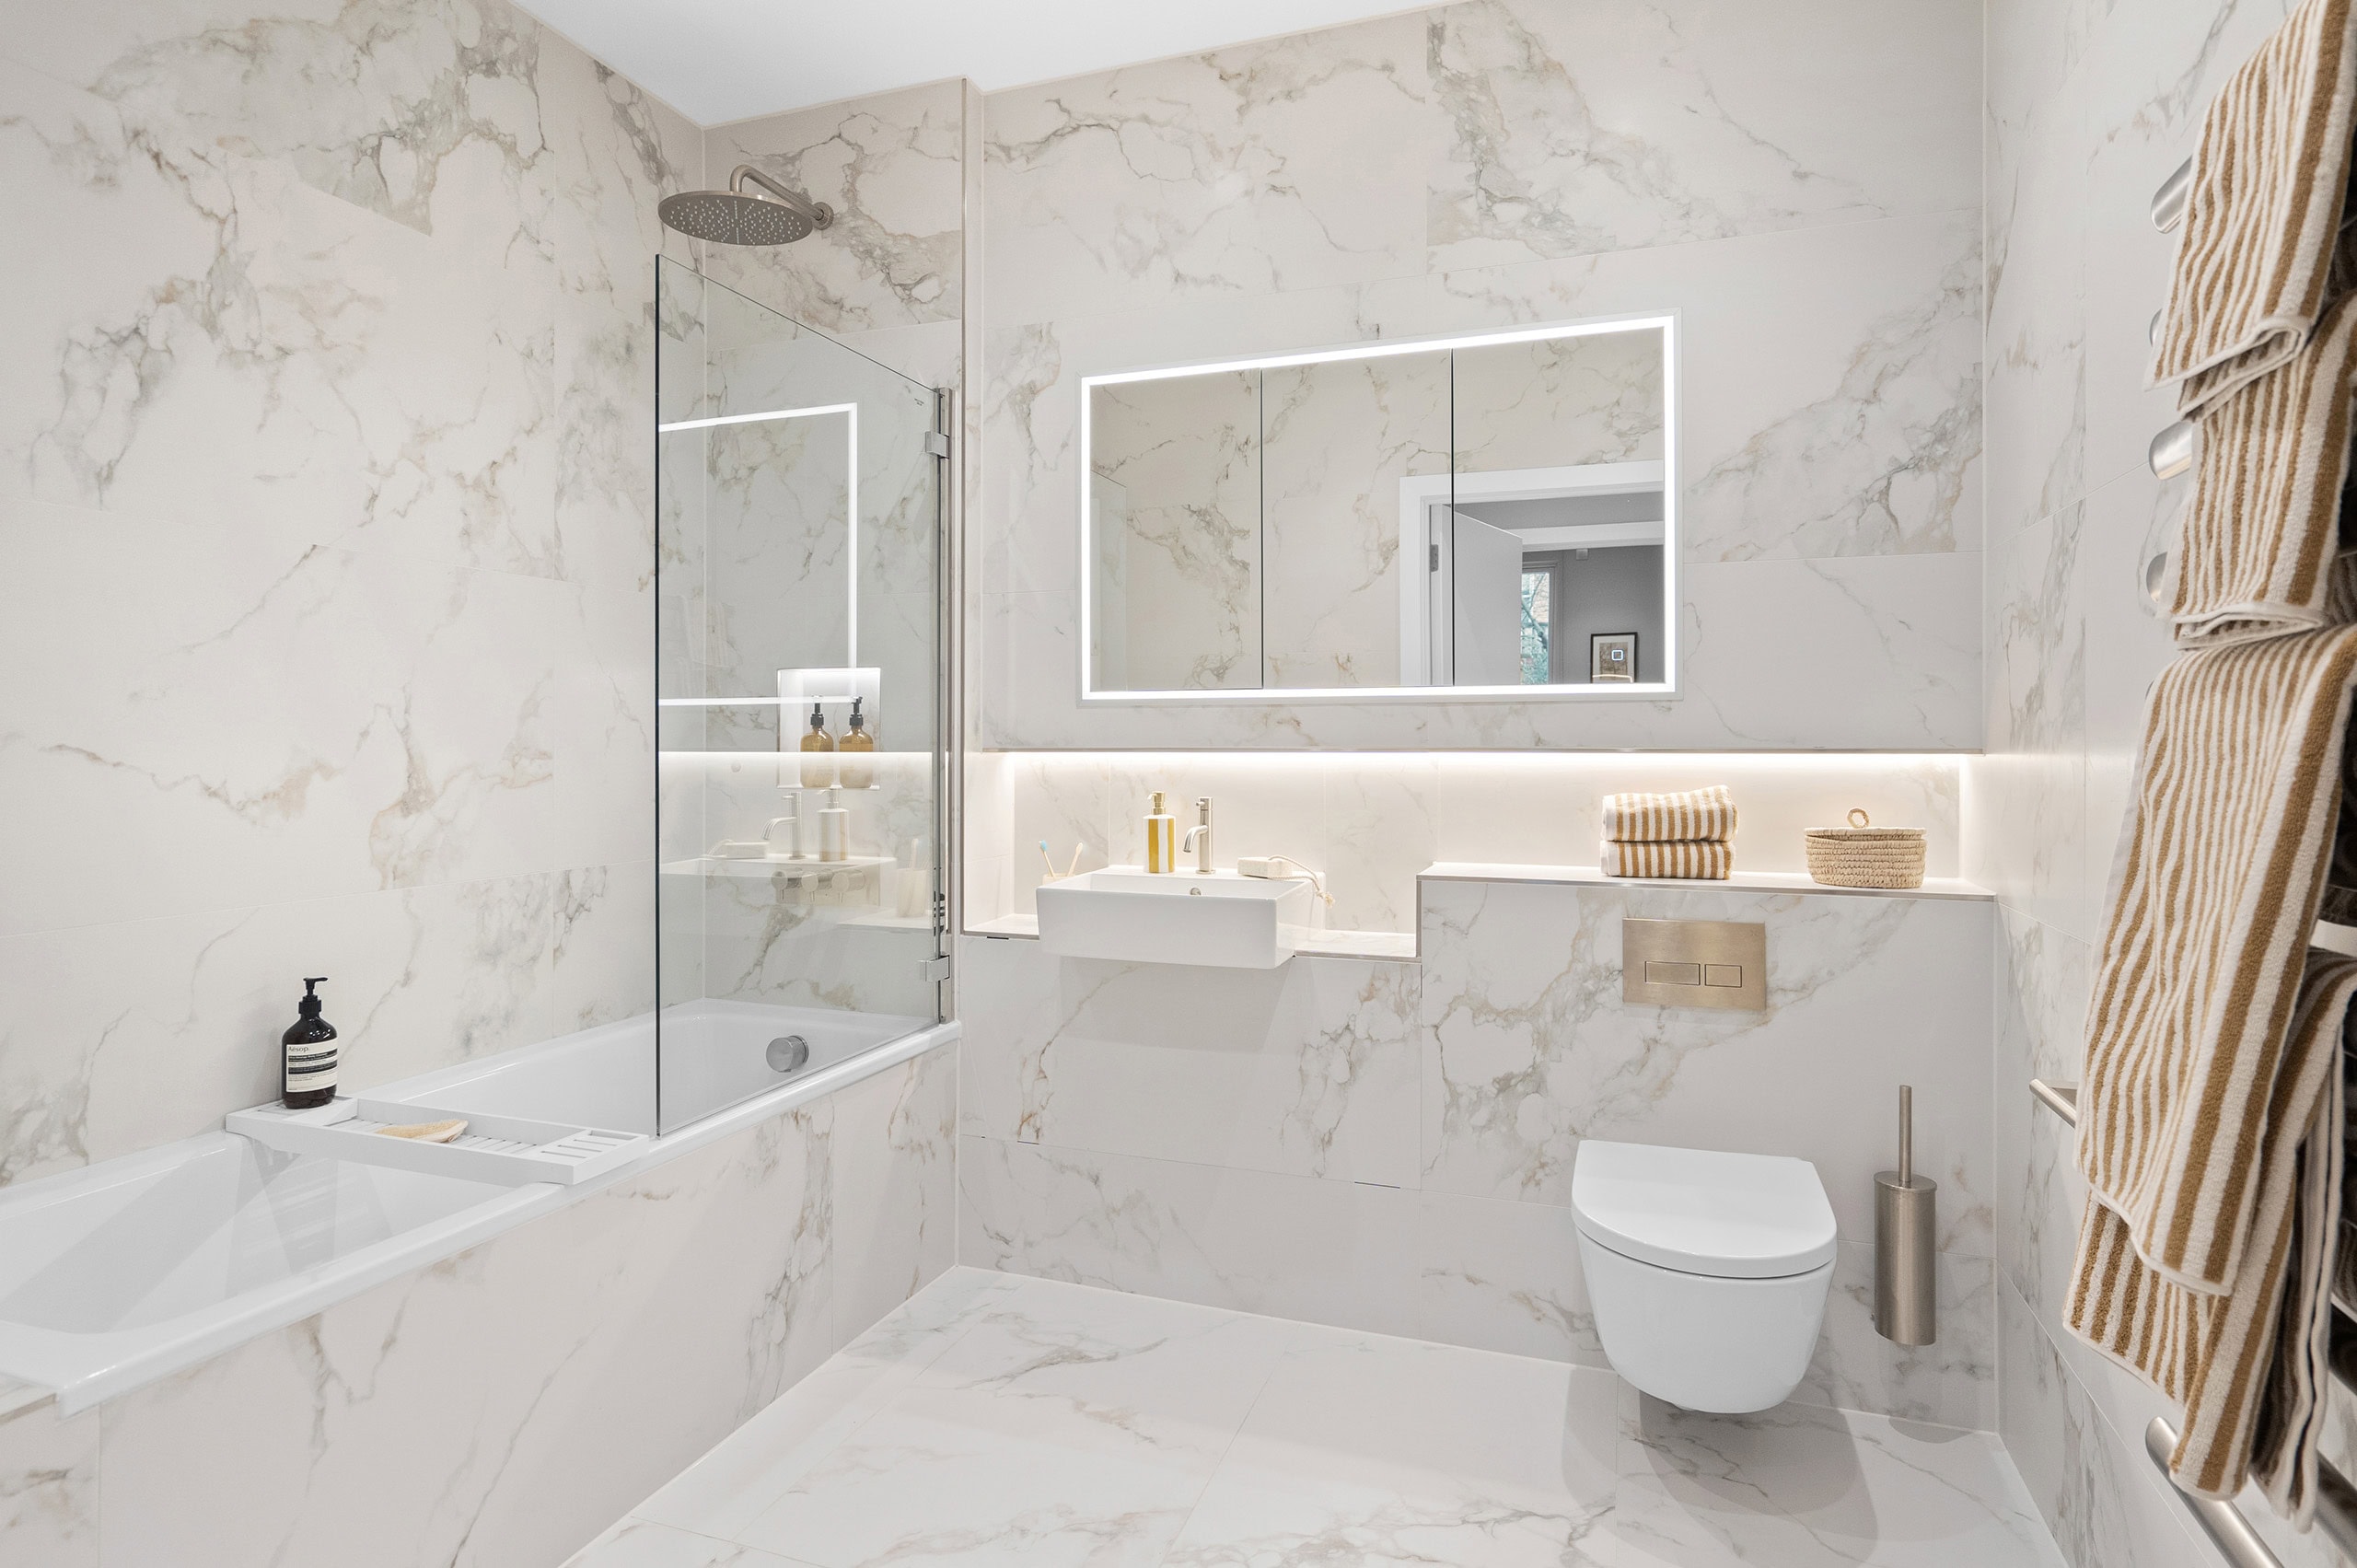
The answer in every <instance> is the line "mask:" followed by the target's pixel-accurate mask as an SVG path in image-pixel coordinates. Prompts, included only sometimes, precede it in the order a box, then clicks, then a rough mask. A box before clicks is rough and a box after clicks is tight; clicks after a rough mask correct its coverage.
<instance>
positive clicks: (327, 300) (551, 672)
mask: <svg viewBox="0 0 2357 1568" xmlns="http://www.w3.org/2000/svg"><path fill="white" fill-rule="evenodd" d="M0 55H5V59H0V73H5V74H6V80H7V86H6V99H7V101H8V103H9V105H10V110H9V114H8V116H7V118H6V122H5V124H0V169H5V171H6V172H5V176H0V178H5V180H6V185H7V188H8V190H9V192H10V193H11V195H12V197H13V199H14V201H15V203H17V205H19V206H20V207H22V208H24V209H25V210H28V211H29V210H35V209H39V210H41V211H44V212H45V213H47V214H48V215H50V217H51V219H52V226H49V227H48V228H47V230H46V232H45V233H42V234H36V233H35V231H34V230H33V229H31V228H30V227H26V226H20V228H19V229H18V231H17V234H16V236H15V238H13V239H12V240H10V241H7V242H5V243H6V245H7V247H8V250H7V255H8V270H9V273H10V276H11V278H12V280H13V281H14V283H15V285H16V286H17V298H18V305H19V308H17V310H15V311H14V312H12V314H11V316H10V319H9V323H8V325H7V326H6V328H5V329H0V332H4V333H5V341H6V348H7V351H8V352H7V354H6V359H7V363H8V365H9V366H11V368H10V370H9V371H8V372H6V380H7V387H8V392H9V395H8V396H6V397H5V398H0V517H5V533H6V554H7V562H8V567H9V569H8V570H7V571H6V573H5V574H0V576H5V578H6V583H7V587H6V588H5V589H0V626H5V627H6V630H5V631H0V644H5V648H4V649H0V657H5V658H6V661H7V663H8V667H9V668H11V669H13V670H18V671H24V672H28V673H29V676H30V677H31V678H30V679H28V680H27V681H26V682H25V683H24V685H23V686H22V688H21V690H20V700H19V701H17V703H15V704H14V705H13V706H12V708H11V712H10V716H9V719H8V721H7V724H6V728H5V741H4V742H0V775H5V778H6V785H7V789H8V794H9V798H10V800H11V801H12V803H13V804H12V809H11V811H10V812H9V814H8V821H7V825H6V827H5V828H0V853H5V854H6V858H7V860H8V863H9V865H10V867H11V875H10V876H9V877H8V878H7V883H8V886H7V890H6V894H5V895H0V1032H5V1034H6V1037H7V1039H8V1040H9V1044H8V1046H7V1047H6V1048H5V1050H0V1179H5V1178H14V1177H19V1176H23V1175H28V1174H34V1173H38V1172H40V1171H43V1170H50V1169H55V1168H58V1167H62V1166H66V1165H72V1164H76V1163H80V1162H83V1161H86V1160H91V1159H102V1158H105V1157H108V1156H111V1155H115V1154H121V1153H125V1152H128V1151H130V1150H134V1149H137V1148H142V1147H145V1146H148V1145H150V1144H155V1143H157V1142H161V1141H165V1140H168V1139H170V1138H175V1137H180V1136H184V1135H186V1134H188V1133H191V1132H196V1131H199V1130H200V1129H202V1128H203V1127H204V1126H207V1125H210V1124H212V1123H214V1122H215V1121H217V1120H218V1118H219V1117H220V1116H221V1115H222V1114H223V1113H224V1112H225V1111H227V1110H230V1109H236V1108H237V1107H238V1106H240V1105H244V1104H250V1103H252V1102H254V1101H256V1100H259V1099H261V1098H265V1096H266V1095H267V1094H268V1093H269V1091H270V1087H271V1078H270V1062H269V1052H268V1049H267V1048H268V1043H269V1042H270V1041H271V1040H274V1039H275V1037H276V1033H277V1031H278V1030H279V1029H281V1028H284V1021H283V1019H282V1017H281V1016H282V1015H286V1016H291V1014H290V1013H289V1009H290V1008H291V1006H292V1002H293V994H294V993H292V992H291V991H290V990H289V989H288V987H289V985H290V983H291V982H290V981H289V980H288V978H287V977H288V976H290V975H295V974H306V973H308V974H320V973H325V974H329V975H331V976H332V977H334V984H333V986H332V988H331V990H330V992H329V993H328V994H329V1016H331V1018H333V1019H335V1020H336V1021H337V1023H338V1025H339V1027H340V1028H342V1029H343V1035H344V1040H345V1041H346V1043H347V1045H348V1047H349V1048H350V1050H349V1055H348V1063H349V1065H348V1068H347V1071H348V1073H349V1074H351V1079H352V1081H354V1082H358V1083H363V1084H365V1083H367V1082H371V1081H375V1080H377V1079H378V1078H380V1077H386V1076H392V1075H397V1074H401V1073H405V1072H413V1071H416V1070H418V1069H419V1068H422V1067H424V1066H428V1065H432V1064H434V1063H435V1062H439V1061H448V1060H452V1059H455V1058H457V1057H459V1056H463V1055H466V1054H469V1053H472V1052H477V1051H487V1050H493V1049H499V1048H501V1047H505V1046H508V1045H516V1044H523V1043H528V1042H529V1041H531V1040H538V1039H540V1038H544V1037H545V1036H547V1035H550V1034H552V1033H556V1032H560V1031H562V1030H563V1029H566V1028H577V1027H579V1025H581V1024H583V1023H587V1022H597V1021H602V1020H604V1019H607V1018H611V1017H615V1016H623V1015H626V1014H630V1013H635V1012H638V1011H642V1010H644V1008H645V1007H646V1006H647V1005H649V1004H650V1002H651V1000H652V994H653V985H652V972H651V967H650V955H648V954H647V953H646V952H645V951H644V948H645V941H644V938H645V935H646V934H647V932H649V931H650V930H651V928H652V924H651V922H652V908H651V902H652V900H651V898H650V897H649V896H648V894H649V890H650V886H651V866H650V865H649V857H648V852H647V849H646V847H645V838H644V830H643V828H638V827H633V814H634V813H643V810H644V807H643V804H642V803H643V802H644V800H645V799H646V798H647V795H648V791H647V789H646V785H647V784H648V783H649V782H651V779H652V775H653V738H654V733H653V732H654V726H653V713H652V704H651V703H648V702H647V700H646V692H647V691H648V690H649V687H650V686H651V679H649V671H648V668H647V656H646V654H647V646H648V642H647V638H646V635H645V633H646V629H647V627H648V625H649V624H650V621H651V603H650V600H649V598H648V595H647V588H648V587H649V583H650V580H651V564H652V555H651V541H652V539H653V517H652V514H651V497H652V494H653V475H652V467H651V463H650V461H649V457H650V452H649V448H648V446H647V444H646V442H645V441H644V435H643V433H644V420H645V418H646V413H647V410H648V408H649V407H650V406H651V402H652V395H653V355H652V353H651V349H652V342H651V339H650V337H649V335H648V332H647V323H648V320H649V304H650V301H651V298H652V293H653V276H652V257H653V255H654V253H655V252H656V250H657V249H658V248H659V247H660V246H661V244H662V243H663V242H662V239H661V234H662V231H661V229H660V228H659V226H657V224H656V221H655V215H654V206H655V202H656V198H657V197H658V196H660V195H661V194H662V193H663V192H666V191H668V190H671V189H676V188H679V187H680V186H682V185H684V184H687V183H689V182H691V181H692V180H695V179H696V178H698V177H700V174H701V169H702V141H701V135H700V134H699V133H698V132H697V131H696V130H695V128H694V127H692V126H690V125H688V124H687V123H686V122H683V121H681V120H679V118H678V117H677V116H676V115H674V114H672V113H671V112H670V111H669V110H666V109H665V108H664V107H663V106H661V105H660V104H658V103H656V102H655V101H654V100H652V99H648V98H646V97H645V96H644V94H642V93H640V92H638V91H637V90H636V89H635V88H634V87H632V86H631V84H630V83H628V82H627V81H625V80H623V79H622V78H621V77H619V76H617V75H614V74H612V73H611V72H610V71H608V70H606V69H604V68H603V67H602V66H599V65H598V64H597V63H595V62H594V61H592V60H590V59H589V58H588V57H586V55H584V54H582V53H581V52H579V51H578V50H576V49H575V48H574V47H573V46H572V45H571V44H569V43H567V42H565V41H563V39H561V38H558V37H556V36H555V35H553V34H552V33H550V32H549V31H547V29H544V28H542V27H541V26H540V24H539V23H538V22H536V21H534V20H532V19H531V18H530V17H527V16H526V15H524V14H523V13H521V12H520V11H517V10H515V9H514V8H512V7H510V6H507V5H505V4H504V3H503V0H480V3H478V0H465V3H461V4H456V5H451V6H424V5H412V4H405V3H392V4H384V5H368V6H356V7H353V8H350V9H347V10H345V11H343V12H341V13H318V14H313V13H303V14H300V15H298V14H296V13H291V12H290V13H285V14H283V15H279V14H273V15H272V16H270V17H248V16H246V15H245V14H243V13H235V14H232V13H228V12H223V11H220V10H219V8H218V7H213V6H203V5H200V6H182V7H175V8H170V9H168V10H165V11H157V10H155V9H152V8H145V9H143V8H139V7H99V8H97V9H95V10H84V11H81V12H66V11H60V12H56V13H54V14H50V15H44V16H42V17H38V18H33V17H28V18H26V19H25V25H24V26H21V27H17V28H15V29H11V32H10V36H9V38H8V39H7V41H6V44H5V45H0ZM60 233H71V234H72V235H73V236H74V239H73V242H72V243H69V244H58V243H55V242H54V241H55V238H56V236H57V235H59V234H60ZM77 584H80V585H98V584H103V585H104V587H103V590H102V591H101V590H99V589H97V588H95V587H94V588H93V589H92V590H91V591H88V592H84V591H81V589H79V588H76V587H74V585H77Z"/></svg>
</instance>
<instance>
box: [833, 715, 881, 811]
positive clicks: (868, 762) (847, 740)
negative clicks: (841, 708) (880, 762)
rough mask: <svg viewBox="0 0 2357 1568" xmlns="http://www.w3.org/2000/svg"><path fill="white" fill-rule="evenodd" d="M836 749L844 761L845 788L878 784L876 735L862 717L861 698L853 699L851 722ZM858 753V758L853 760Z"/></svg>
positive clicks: (842, 766) (841, 770)
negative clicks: (860, 711)
mask: <svg viewBox="0 0 2357 1568" xmlns="http://www.w3.org/2000/svg"><path fill="white" fill-rule="evenodd" d="M835 750H836V751H837V752H838V753H839V754H841V756H842V763H841V764H840V772H841V773H842V785H843V787H844V788H845V789H869V788H872V787H874V785H875V784H876V737H874V736H873V735H870V734H869V733H868V732H867V721H866V720H865V719H863V718H861V717H860V714H859V699H858V698H856V697H853V699H852V700H851V722H850V724H849V726H847V727H846V728H845V729H844V730H843V738H842V740H841V741H840V742H838V743H837V744H836V747H835ZM854 754H856V757H857V760H856V761H853V756H854Z"/></svg>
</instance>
